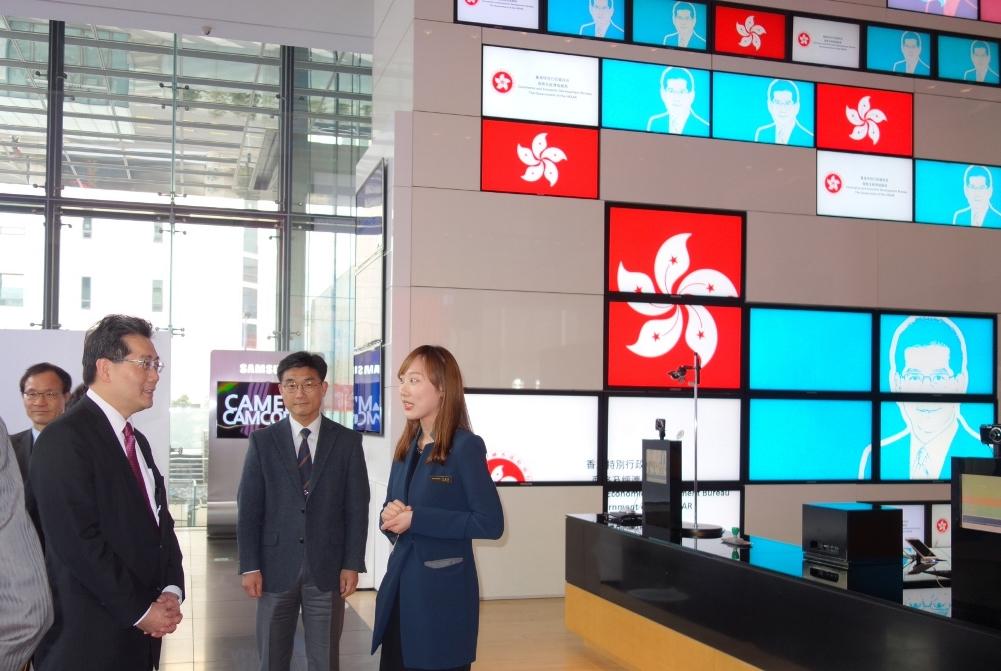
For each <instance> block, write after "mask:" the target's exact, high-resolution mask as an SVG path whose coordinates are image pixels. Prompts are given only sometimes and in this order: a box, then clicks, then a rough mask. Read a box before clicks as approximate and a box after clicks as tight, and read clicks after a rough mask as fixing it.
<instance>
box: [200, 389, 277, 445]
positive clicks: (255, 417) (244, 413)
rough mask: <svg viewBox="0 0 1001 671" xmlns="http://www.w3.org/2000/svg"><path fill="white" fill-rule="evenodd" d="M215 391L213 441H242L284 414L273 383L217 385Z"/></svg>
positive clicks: (275, 421) (273, 422)
mask: <svg viewBox="0 0 1001 671" xmlns="http://www.w3.org/2000/svg"><path fill="white" fill-rule="evenodd" d="M216 390H217V393H216V438H246V437H248V436H249V435H250V434H251V433H253V432H254V431H256V430H257V429H262V428H264V427H266V426H271V425H272V424H275V423H277V422H280V421H281V420H282V419H284V417H285V415H287V414H288V411H287V410H286V409H285V403H284V401H283V400H282V395H281V388H280V387H279V385H278V383H277V382H218V383H216Z"/></svg>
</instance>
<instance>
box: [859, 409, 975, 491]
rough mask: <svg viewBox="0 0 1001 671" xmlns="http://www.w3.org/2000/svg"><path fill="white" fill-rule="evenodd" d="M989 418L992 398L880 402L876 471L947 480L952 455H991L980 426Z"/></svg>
mask: <svg viewBox="0 0 1001 671" xmlns="http://www.w3.org/2000/svg"><path fill="white" fill-rule="evenodd" d="M993 421H994V404H993V403H950V402H947V401H943V400H942V397H929V398H928V399H927V400H922V401H910V400H908V401H898V402H895V403H894V402H886V403H882V404H881V407H880V431H879V435H880V441H879V442H880V448H879V450H880V477H882V479H884V480H950V479H951V478H952V457H984V458H990V457H991V456H993V455H992V453H991V448H989V447H988V446H986V445H984V444H983V443H981V442H980V432H979V427H980V425H981V424H989V423H991V422H993Z"/></svg>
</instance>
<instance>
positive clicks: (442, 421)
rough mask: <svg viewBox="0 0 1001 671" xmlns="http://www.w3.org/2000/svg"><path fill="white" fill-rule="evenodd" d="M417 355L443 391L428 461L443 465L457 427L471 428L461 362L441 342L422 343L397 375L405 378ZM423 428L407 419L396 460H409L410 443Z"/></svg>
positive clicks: (430, 376)
mask: <svg viewBox="0 0 1001 671" xmlns="http://www.w3.org/2000/svg"><path fill="white" fill-rule="evenodd" d="M418 358H420V359H422V360H423V361H424V371H425V372H426V373H427V377H428V381H430V382H431V384H433V385H434V388H435V389H437V390H438V391H440V392H441V393H442V396H441V404H440V405H439V406H438V415H437V416H436V417H435V420H434V429H433V430H432V433H431V435H432V436H434V449H432V450H431V454H430V455H429V456H428V458H427V463H431V462H437V463H439V464H444V463H445V459H447V458H448V453H449V451H450V450H451V449H452V440H453V439H454V438H455V431H456V429H466V430H467V431H469V430H471V429H470V426H469V413H468V412H467V411H466V397H465V395H464V394H463V391H462V373H461V372H460V371H459V363H458V362H457V361H456V360H455V357H454V356H452V353H451V352H449V351H448V350H447V349H445V348H444V347H440V346H438V345H421V346H420V347H418V348H417V349H415V350H414V351H413V352H411V353H410V354H408V355H407V358H406V359H404V360H403V363H402V364H400V370H399V371H398V372H397V377H399V378H402V377H403V374H404V373H406V372H407V369H409V368H410V364H412V363H413V362H414V360H415V359H418ZM420 430H421V423H420V421H419V420H407V425H406V426H405V427H404V428H403V434H402V435H401V436H400V439H399V440H398V441H397V442H396V452H395V453H394V454H393V459H395V460H396V461H403V460H404V459H406V456H407V450H408V449H409V448H410V443H412V442H413V440H414V438H415V437H417V435H418V434H419V433H420Z"/></svg>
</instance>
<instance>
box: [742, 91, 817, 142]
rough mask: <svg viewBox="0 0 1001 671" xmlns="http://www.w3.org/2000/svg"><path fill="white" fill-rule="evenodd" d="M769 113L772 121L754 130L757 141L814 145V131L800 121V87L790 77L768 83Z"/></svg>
mask: <svg viewBox="0 0 1001 671" xmlns="http://www.w3.org/2000/svg"><path fill="white" fill-rule="evenodd" d="M767 100H768V114H770V115H771V117H772V122H771V123H770V124H766V125H764V126H760V127H758V129H757V130H755V131H754V141H755V142H770V143H773V144H791V145H796V146H800V147H812V146H813V133H811V132H810V130H809V129H808V128H807V127H806V126H804V125H803V124H801V123H800V122H799V87H798V86H796V83H795V82H791V81H789V80H788V79H773V80H772V81H771V82H770V83H769V84H768V94H767Z"/></svg>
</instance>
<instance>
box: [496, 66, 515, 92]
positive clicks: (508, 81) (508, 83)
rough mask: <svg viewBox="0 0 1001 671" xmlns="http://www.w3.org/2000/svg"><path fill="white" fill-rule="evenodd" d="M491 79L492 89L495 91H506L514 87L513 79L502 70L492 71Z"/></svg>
mask: <svg viewBox="0 0 1001 671" xmlns="http://www.w3.org/2000/svg"><path fill="white" fill-rule="evenodd" d="M492 81H493V85H494V90H495V91H497V93H507V92H508V91H510V90H511V89H513V88H514V79H513V78H512V77H511V75H509V74H508V73H506V72H504V71H503V70H499V71H497V72H496V73H494V76H493V79H492Z"/></svg>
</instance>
